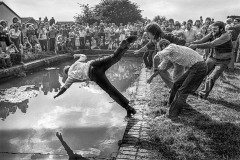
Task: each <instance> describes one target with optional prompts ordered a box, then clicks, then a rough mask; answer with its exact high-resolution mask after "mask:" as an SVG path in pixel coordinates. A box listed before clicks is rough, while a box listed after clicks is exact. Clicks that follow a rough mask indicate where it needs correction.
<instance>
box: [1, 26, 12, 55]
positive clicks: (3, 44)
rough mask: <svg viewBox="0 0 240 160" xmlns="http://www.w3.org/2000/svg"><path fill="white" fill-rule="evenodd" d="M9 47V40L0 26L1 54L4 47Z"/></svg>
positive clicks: (4, 49)
mask: <svg viewBox="0 0 240 160" xmlns="http://www.w3.org/2000/svg"><path fill="white" fill-rule="evenodd" d="M9 45H11V41H10V38H9V36H8V34H7V32H6V31H4V30H3V26H2V25H0V48H1V50H2V51H3V52H6V49H7V48H6V47H7V46H9Z"/></svg>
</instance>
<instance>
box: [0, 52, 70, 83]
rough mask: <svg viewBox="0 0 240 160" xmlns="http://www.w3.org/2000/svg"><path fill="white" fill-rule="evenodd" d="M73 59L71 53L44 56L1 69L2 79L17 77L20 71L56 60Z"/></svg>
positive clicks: (0, 75) (46, 64)
mask: <svg viewBox="0 0 240 160" xmlns="http://www.w3.org/2000/svg"><path fill="white" fill-rule="evenodd" d="M68 59H72V57H71V56H69V55H66V54H64V55H56V56H53V57H48V58H43V59H40V60H35V61H32V62H28V63H25V64H23V65H17V66H13V67H11V68H6V69H0V79H1V80H2V79H7V78H11V77H15V76H16V75H17V74H18V73H20V72H22V71H29V70H32V69H35V68H38V67H43V66H48V65H49V64H52V63H54V62H59V61H63V60H68Z"/></svg>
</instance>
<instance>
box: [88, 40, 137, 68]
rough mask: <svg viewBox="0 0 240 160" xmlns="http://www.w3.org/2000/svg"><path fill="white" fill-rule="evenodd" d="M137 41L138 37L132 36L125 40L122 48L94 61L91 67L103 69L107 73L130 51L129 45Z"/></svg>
mask: <svg viewBox="0 0 240 160" xmlns="http://www.w3.org/2000/svg"><path fill="white" fill-rule="evenodd" d="M136 40H137V37H136V36H130V37H129V38H127V39H126V40H123V41H122V42H121V44H120V46H119V47H118V48H117V49H116V50H115V51H114V53H113V54H111V55H109V56H106V57H103V58H98V59H96V60H94V61H93V62H92V63H91V66H93V67H98V68H102V69H103V70H105V71H106V70H107V69H109V68H110V67H111V66H112V65H114V64H115V63H117V62H118V61H119V60H120V59H121V58H122V56H123V55H124V53H125V52H126V51H127V50H128V49H129V44H130V43H133V42H134V41H136Z"/></svg>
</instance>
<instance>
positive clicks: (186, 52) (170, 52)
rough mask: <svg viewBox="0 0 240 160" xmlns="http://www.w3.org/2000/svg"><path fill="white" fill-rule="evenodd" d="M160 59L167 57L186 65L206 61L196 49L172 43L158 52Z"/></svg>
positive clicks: (173, 61)
mask: <svg viewBox="0 0 240 160" xmlns="http://www.w3.org/2000/svg"><path fill="white" fill-rule="evenodd" d="M157 55H158V56H159V58H160V60H163V59H166V60H169V61H171V62H172V63H177V64H179V65H181V66H184V67H189V68H190V67H191V66H192V65H194V64H195V63H197V62H200V61H204V59H203V57H202V56H201V55H200V54H199V53H198V52H196V51H194V50H192V49H191V48H188V47H185V46H179V45H176V44H173V43H171V44H170V45H168V46H167V47H166V48H165V49H163V50H162V51H159V52H158V53H157Z"/></svg>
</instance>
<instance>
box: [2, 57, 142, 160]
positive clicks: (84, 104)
mask: <svg viewBox="0 0 240 160" xmlns="http://www.w3.org/2000/svg"><path fill="white" fill-rule="evenodd" d="M72 62H73V61H70V62H65V63H63V64H60V65H55V66H50V67H48V68H43V69H40V70H38V71H35V72H32V73H28V74H27V76H26V77H23V78H17V79H13V80H9V81H6V82H2V83H1V85H0V118H1V120H0V137H1V139H0V152H1V153H0V157H2V158H3V159H11V160H13V159H16V160H18V159H68V156H67V155H66V151H65V150H64V148H63V146H62V145H61V143H60V141H59V140H58V139H57V137H56V135H55V134H56V132H57V131H60V132H61V133H62V135H63V139H64V141H65V142H66V143H67V144H68V145H69V147H70V148H71V149H72V150H73V151H74V153H78V154H81V155H83V156H90V157H91V156H93V157H95V156H98V157H109V156H110V155H111V153H113V152H116V151H117V149H118V145H117V143H118V141H119V140H121V138H122V136H123V133H124V130H125V126H126V122H125V121H124V116H125V115H126V111H125V109H123V108H122V107H121V106H119V105H118V104H116V103H115V102H114V101H113V100H112V99H111V98H110V97H109V96H108V95H107V94H106V93H105V92H104V91H103V90H101V88H99V87H98V86H97V85H96V84H95V83H90V85H89V86H86V85H85V83H76V84H73V85H72V86H71V87H70V88H69V89H68V90H67V91H66V92H65V93H64V94H63V95H62V96H60V97H58V98H56V99H53V96H54V95H55V94H56V93H57V91H59V89H60V87H61V86H62V85H63V84H64V81H65V79H66V77H64V75H63V73H62V69H63V67H64V66H65V65H67V64H71V63H72ZM140 65H141V59H133V58H124V59H123V60H122V61H120V62H118V63H117V64H116V65H114V66H113V67H111V68H110V69H109V70H108V71H107V77H108V78H109V79H110V81H111V82H112V83H113V85H114V86H115V87H116V88H117V89H119V90H120V91H121V92H122V93H123V94H124V95H125V96H126V97H128V98H129V99H131V96H132V95H133V94H134V92H135V89H136V86H134V82H135V80H136V79H137V77H138V75H139V70H140V68H141V66H140ZM4 152H9V153H19V154H9V153H4ZM20 153H21V154H20ZM23 153H24V154H23ZM33 153H41V154H33ZM113 155H114V154H113ZM0 159H1V158H0Z"/></svg>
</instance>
